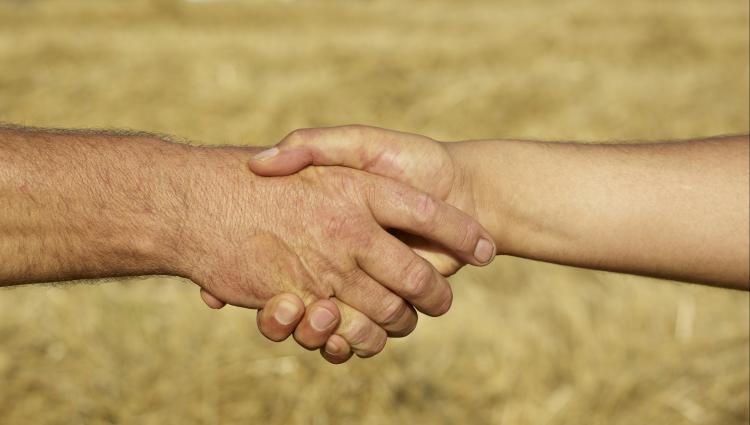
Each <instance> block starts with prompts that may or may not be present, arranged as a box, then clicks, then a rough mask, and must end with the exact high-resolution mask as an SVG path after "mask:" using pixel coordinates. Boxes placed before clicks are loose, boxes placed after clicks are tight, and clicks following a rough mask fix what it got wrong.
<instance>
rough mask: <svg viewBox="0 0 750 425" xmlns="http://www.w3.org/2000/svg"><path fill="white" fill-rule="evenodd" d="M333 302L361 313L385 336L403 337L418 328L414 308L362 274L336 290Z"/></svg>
mask: <svg viewBox="0 0 750 425" xmlns="http://www.w3.org/2000/svg"><path fill="white" fill-rule="evenodd" d="M406 249H407V250H408V248H406ZM336 298H338V299H339V300H341V301H343V302H345V303H346V304H348V305H350V306H352V307H354V308H356V309H357V310H359V311H361V312H362V313H364V315H365V316H367V317H368V318H370V319H371V320H372V321H373V322H375V323H377V324H378V325H379V326H380V327H382V328H383V329H385V330H386V331H387V332H388V336H392V337H402V336H406V335H408V334H410V333H411V331H413V330H414V328H415V327H416V326H417V313H416V312H415V311H414V308H413V307H412V306H411V305H409V304H408V303H407V302H406V301H404V299H403V298H401V297H399V296H398V295H396V294H394V293H393V292H391V291H389V290H388V288H386V287H385V286H383V285H382V284H381V283H379V282H376V281H375V280H373V279H372V278H371V277H370V276H369V275H368V274H367V273H365V272H363V271H361V270H358V271H357V273H356V274H355V275H354V277H353V278H352V279H351V280H350V281H349V282H347V283H345V284H344V285H340V287H339V288H337V289H336Z"/></svg>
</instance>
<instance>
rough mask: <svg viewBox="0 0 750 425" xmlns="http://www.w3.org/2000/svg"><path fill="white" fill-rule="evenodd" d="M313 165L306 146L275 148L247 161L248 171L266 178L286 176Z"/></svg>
mask: <svg viewBox="0 0 750 425" xmlns="http://www.w3.org/2000/svg"><path fill="white" fill-rule="evenodd" d="M311 164H313V153H312V152H311V150H310V149H308V148H307V147H306V146H281V145H280V146H275V147H272V148H270V149H266V150H264V151H262V152H260V153H258V154H256V155H255V156H254V157H252V158H250V161H248V166H249V167H250V171H252V172H253V173H255V174H257V175H259V176H266V177H276V176H288V175H290V174H294V173H296V172H297V171H300V170H301V169H303V168H305V167H307V166H308V165H311Z"/></svg>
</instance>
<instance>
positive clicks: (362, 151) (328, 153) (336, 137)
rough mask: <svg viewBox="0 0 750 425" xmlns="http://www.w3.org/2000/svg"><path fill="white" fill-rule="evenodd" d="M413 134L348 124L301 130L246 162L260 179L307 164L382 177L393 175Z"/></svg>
mask: <svg viewBox="0 0 750 425" xmlns="http://www.w3.org/2000/svg"><path fill="white" fill-rule="evenodd" d="M415 138H420V139H425V140H429V139H426V138H424V137H423V136H418V135H415V134H408V133H401V132H397V131H393V130H385V129H379V128H374V127H367V126H359V125H350V126H342V127H331V128H305V129H299V130H295V131H293V132H291V133H290V134H288V135H287V136H286V137H284V139H283V140H282V141H281V142H279V144H278V145H276V146H275V147H273V148H270V149H267V150H265V151H262V152H260V153H258V154H257V155H256V156H255V157H253V158H251V159H250V161H249V166H250V169H251V170H252V171H253V172H254V173H255V174H258V175H261V176H286V175H289V174H293V173H296V172H297V171H299V170H301V169H303V168H305V167H306V166H308V165H342V166H346V167H350V168H356V169H359V170H363V171H368V172H372V173H375V174H380V175H382V176H385V177H397V176H396V175H395V174H396V173H397V172H398V170H400V169H401V167H402V166H403V164H399V165H398V166H396V164H395V162H396V157H398V152H399V151H400V150H403V149H404V146H406V145H405V144H407V143H408V142H409V141H410V139H415Z"/></svg>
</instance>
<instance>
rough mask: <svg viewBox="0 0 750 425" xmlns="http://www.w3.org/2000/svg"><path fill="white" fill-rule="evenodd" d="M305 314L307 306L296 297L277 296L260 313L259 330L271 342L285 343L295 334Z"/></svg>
mask: <svg viewBox="0 0 750 425" xmlns="http://www.w3.org/2000/svg"><path fill="white" fill-rule="evenodd" d="M304 312H305V305H304V303H303V302H302V300H301V299H299V297H297V296H296V295H293V294H281V295H277V296H275V297H273V298H271V299H270V300H269V301H268V302H267V303H266V305H265V307H264V308H263V309H262V310H259V311H258V320H257V322H258V330H260V332H261V333H262V334H263V335H264V336H265V337H266V338H268V339H270V340H271V341H276V342H279V341H283V340H285V339H287V338H288V337H289V335H291V334H292V332H294V329H295V328H296V327H297V324H298V323H299V321H300V320H301V319H302V315H303V314H304Z"/></svg>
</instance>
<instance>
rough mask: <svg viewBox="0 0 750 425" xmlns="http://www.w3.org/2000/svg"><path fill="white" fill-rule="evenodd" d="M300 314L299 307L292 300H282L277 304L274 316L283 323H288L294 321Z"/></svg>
mask: <svg viewBox="0 0 750 425" xmlns="http://www.w3.org/2000/svg"><path fill="white" fill-rule="evenodd" d="M298 315H299V308H298V307H297V306H296V305H295V304H294V303H292V302H289V301H286V300H281V301H279V303H278V304H277V305H276V311H275V312H274V313H273V318H274V319H276V321H277V322H279V323H281V324H282V325H288V324H290V323H292V322H294V321H295V320H296V319H297V316H298Z"/></svg>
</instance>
